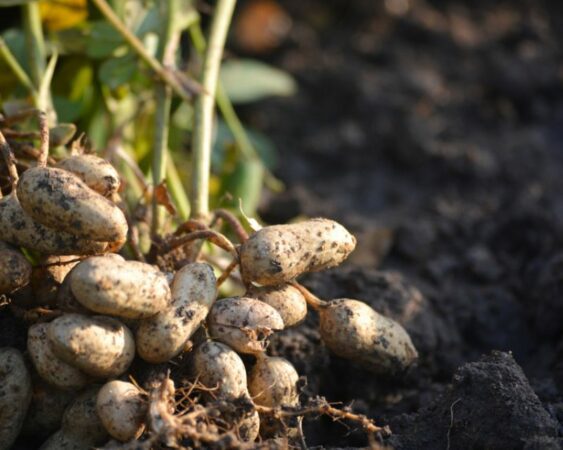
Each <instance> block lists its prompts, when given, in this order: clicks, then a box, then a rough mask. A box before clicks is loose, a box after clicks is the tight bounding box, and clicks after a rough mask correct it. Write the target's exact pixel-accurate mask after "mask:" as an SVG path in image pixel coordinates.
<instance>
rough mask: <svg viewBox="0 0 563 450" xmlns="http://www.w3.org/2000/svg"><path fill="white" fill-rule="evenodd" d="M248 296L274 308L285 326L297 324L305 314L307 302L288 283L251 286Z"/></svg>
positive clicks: (297, 290)
mask: <svg viewBox="0 0 563 450" xmlns="http://www.w3.org/2000/svg"><path fill="white" fill-rule="evenodd" d="M246 295H247V296H248V297H252V298H256V299H258V300H260V301H262V302H264V303H267V304H268V305H270V306H271V307H272V308H274V309H275V310H276V311H277V312H278V313H279V314H280V316H281V318H282V320H283V323H284V326H285V328H288V327H291V326H294V325H297V324H298V323H300V322H302V321H303V320H304V319H305V316H306V315H307V302H306V301H305V298H304V297H303V295H302V294H301V292H299V289H297V288H295V287H293V286H291V285H290V284H282V285H280V286H261V287H257V286H251V287H250V289H249V290H248V292H247V294H246Z"/></svg>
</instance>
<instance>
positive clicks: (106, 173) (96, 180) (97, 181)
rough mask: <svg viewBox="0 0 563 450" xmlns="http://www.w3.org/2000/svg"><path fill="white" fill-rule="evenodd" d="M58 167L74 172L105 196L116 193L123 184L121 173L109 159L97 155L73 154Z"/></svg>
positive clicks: (91, 187) (58, 164)
mask: <svg viewBox="0 0 563 450" xmlns="http://www.w3.org/2000/svg"><path fill="white" fill-rule="evenodd" d="M56 167H57V168H59V169H63V170H66V171H67V172H72V173H73V174H74V175H76V176H77V177H78V178H80V179H81V180H82V181H84V183H86V185H87V186H88V187H89V188H90V189H92V190H93V191H96V192H97V193H98V194H100V195H103V196H104V197H109V196H111V195H113V194H115V193H116V192H117V191H118V190H119V187H120V185H121V180H120V179H119V174H118V173H117V170H115V167H113V166H112V165H111V164H110V163H109V162H108V161H106V160H105V159H103V158H100V157H99V156H96V155H86V154H84V155H73V156H69V157H68V158H65V159H63V160H62V161H60V162H59V163H57V165H56Z"/></svg>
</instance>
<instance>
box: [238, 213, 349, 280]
mask: <svg viewBox="0 0 563 450" xmlns="http://www.w3.org/2000/svg"><path fill="white" fill-rule="evenodd" d="M355 247H356V238H354V236H352V235H351V234H350V233H349V232H348V230H346V228H344V227H343V226H342V225H340V224H339V223H337V222H334V221H333V220H328V219H321V218H318V219H311V220H307V221H304V222H300V223H296V224H290V225H273V226H268V227H264V228H262V229H261V230H259V231H257V232H256V233H254V234H253V235H252V236H251V237H250V238H249V239H248V240H247V241H246V242H244V243H243V244H242V246H241V248H240V263H241V272H242V275H243V277H244V279H245V280H247V281H254V282H256V283H258V284H261V285H267V286H272V285H279V284H282V283H285V282H288V281H291V280H293V279H294V278H296V277H298V276H299V275H301V274H302V273H305V272H317V271H320V270H324V269H327V268H330V267H334V266H337V265H339V264H340V263H341V262H342V261H344V260H345V259H346V258H347V257H348V255H349V254H350V253H351V252H352V251H353V250H354V248H355Z"/></svg>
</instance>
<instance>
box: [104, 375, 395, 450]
mask: <svg viewBox="0 0 563 450" xmlns="http://www.w3.org/2000/svg"><path fill="white" fill-rule="evenodd" d="M213 391H214V389H213V388H208V387H205V386H203V385H202V384H201V383H199V382H198V381H197V380H195V381H194V382H192V383H187V384H186V385H185V386H183V387H181V388H179V389H175V388H174V383H173V382H172V381H171V380H170V378H166V379H164V381H162V383H161V384H160V385H158V386H156V387H155V388H154V389H153V390H152V391H151V392H150V393H149V410H148V415H147V416H148V431H147V434H146V435H145V439H144V440H135V441H131V442H129V443H128V444H120V445H121V446H120V447H119V448H122V449H129V450H133V449H134V450H141V449H143V450H149V449H151V448H153V447H154V446H158V445H159V444H164V445H166V446H168V447H172V448H212V449H234V448H237V449H259V448H276V447H277V448H280V444H279V442H280V440H282V441H283V442H285V444H287V436H286V437H285V438H284V437H281V438H280V440H276V439H275V438H274V439H272V440H268V441H263V442H246V441H244V439H243V438H242V437H241V436H240V435H239V432H238V427H239V426H240V424H241V421H243V420H244V419H246V418H248V417H250V416H251V415H252V414H254V413H255V412H256V411H257V412H258V413H260V415H262V416H264V415H267V416H272V417H274V418H276V419H278V420H279V421H280V422H281V423H282V424H284V431H285V432H288V431H289V430H290V427H289V426H285V422H284V421H288V420H289V419H292V420H293V422H295V423H292V424H291V426H296V425H297V426H299V423H300V421H301V419H302V418H303V417H304V416H319V415H325V416H328V417H331V418H332V419H333V420H335V421H341V420H346V421H348V422H353V423H356V424H358V425H359V426H361V428H362V429H363V430H364V431H365V432H366V433H368V434H369V436H370V439H374V438H375V436H388V435H389V434H390V433H391V432H390V430H389V428H388V427H386V426H384V427H380V426H378V425H376V424H375V423H374V422H373V421H372V420H370V419H369V418H367V417H366V416H364V415H361V414H356V413H353V412H352V411H350V410H348V409H339V408H337V407H335V406H334V405H331V404H329V403H328V402H327V401H326V399H324V398H322V397H315V398H310V399H309V400H308V401H307V402H306V403H305V404H304V405H300V406H295V407H278V408H269V407H265V406H258V405H255V404H254V403H253V402H252V400H251V399H250V398H249V397H245V396H242V397H240V398H238V399H234V400H228V401H227V400H223V399H217V398H215V397H214V395H213ZM204 397H205V398H210V400H209V401H207V402H206V403H205V404H202V403H201V402H202V399H203V398H204ZM282 447H286V445H282ZM112 448H116V447H111V446H107V447H104V449H105V450H110V449H112Z"/></svg>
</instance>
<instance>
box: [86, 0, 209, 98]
mask: <svg viewBox="0 0 563 450" xmlns="http://www.w3.org/2000/svg"><path fill="white" fill-rule="evenodd" d="M167 1H168V0H167ZM92 2H93V3H94V4H95V5H96V7H97V8H98V9H99V10H100V12H101V13H102V14H103V15H104V17H105V18H106V20H107V21H108V22H109V23H110V24H111V25H112V26H113V27H114V28H115V29H116V30H117V32H118V33H119V34H121V36H122V37H123V39H125V41H126V42H127V44H129V46H130V47H131V48H132V49H133V50H134V51H135V52H136V53H137V55H139V57H140V58H141V59H142V60H143V61H145V63H146V64H147V65H148V66H149V67H150V68H151V69H152V70H154V72H155V73H156V74H157V75H158V77H159V78H160V79H161V80H162V81H164V82H165V83H166V84H167V85H168V86H170V88H171V89H172V90H173V91H174V92H175V93H176V95H178V96H179V97H180V98H181V99H182V100H185V101H188V102H189V101H191V95H190V93H188V91H187V90H186V89H185V88H184V86H182V84H181V83H180V82H179V81H178V80H177V79H176V77H175V76H174V74H173V73H172V72H171V71H169V70H167V69H166V68H164V67H163V66H162V64H160V62H159V61H158V60H157V59H156V58H154V57H153V56H151V55H150V54H149V53H148V52H147V50H146V49H145V47H144V45H143V43H142V42H141V41H140V40H139V38H137V36H135V35H134V34H133V33H132V32H131V31H130V30H129V29H128V28H127V27H126V26H125V24H124V23H123V22H122V21H121V19H120V18H119V17H118V16H117V15H116V14H115V13H114V12H113V10H112V9H111V6H109V5H108V3H107V2H106V0H92ZM162 3H165V1H163V2H162ZM189 81H190V83H189V84H190V85H191V86H192V87H194V88H195V89H201V86H200V85H199V84H197V83H196V82H195V81H193V80H189Z"/></svg>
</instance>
